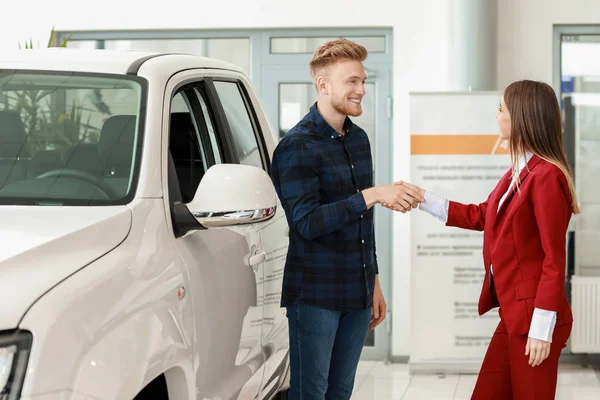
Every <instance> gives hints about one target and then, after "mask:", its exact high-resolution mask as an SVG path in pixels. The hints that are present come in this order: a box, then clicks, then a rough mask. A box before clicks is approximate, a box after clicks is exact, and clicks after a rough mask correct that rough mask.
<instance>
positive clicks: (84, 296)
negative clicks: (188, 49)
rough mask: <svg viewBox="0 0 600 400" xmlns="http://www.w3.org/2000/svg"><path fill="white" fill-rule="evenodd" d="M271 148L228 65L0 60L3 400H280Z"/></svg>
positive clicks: (35, 54)
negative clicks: (270, 171) (270, 174)
mask: <svg viewBox="0 0 600 400" xmlns="http://www.w3.org/2000/svg"><path fill="white" fill-rule="evenodd" d="M275 145H276V139H275V136H274V134H273V132H272V129H271V127H270V125H269V122H268V121H267V117H266V115H265V112H264V110H263V108H262V106H261V104H260V101H259V99H258V97H257V95H256V93H255V91H254V89H253V87H252V85H251V83H250V82H249V80H248V78H247V77H246V76H245V75H244V74H243V73H242V72H241V70H240V69H239V68H237V67H236V66H233V65H230V64H226V63H223V62H220V61H216V60H212V59H206V58H201V57H197V56H192V55H183V54H150V53H136V52H117V51H105V50H76V49H44V50H21V51H18V52H15V53H3V54H2V56H1V57H0V400H14V399H31V400H34V399H35V400H50V399H52V400H67V399H69V400H75V399H110V400H115V399H118V400H126V399H127V400H130V399H140V400H144V399H158V400H162V399H164V400H167V399H169V400H179V399H181V400H183V399H185V400H191V399H202V400H205V399H206V400H228V399H284V398H286V390H287V389H288V387H289V346H288V329H287V321H286V317H285V310H284V309H282V308H280V305H279V302H280V297H281V281H282V275H283V267H284V262H285V256H286V253H287V247H288V237H287V235H286V230H287V222H286V219H285V215H284V212H283V209H282V208H281V207H280V204H279V203H278V200H277V196H276V193H275V190H274V188H273V185H272V183H271V179H270V176H269V170H270V156H271V154H272V152H273V150H274V148H275Z"/></svg>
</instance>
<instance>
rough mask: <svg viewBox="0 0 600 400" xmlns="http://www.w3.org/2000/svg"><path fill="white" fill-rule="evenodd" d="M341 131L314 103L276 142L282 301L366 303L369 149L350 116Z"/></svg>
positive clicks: (342, 307)
mask: <svg viewBox="0 0 600 400" xmlns="http://www.w3.org/2000/svg"><path fill="white" fill-rule="evenodd" d="M344 128H345V130H346V134H345V136H342V135H340V134H339V133H337V132H336V131H335V130H334V129H333V128H332V127H331V126H330V125H329V124H328V123H327V122H326V121H325V120H324V119H323V117H322V116H321V114H319V112H318V111H317V106H316V104H315V105H313V106H312V107H311V109H310V112H309V113H308V114H307V115H306V116H305V117H304V118H303V119H302V120H301V121H300V122H299V123H298V124H297V125H296V126H295V127H293V128H292V129H291V130H290V131H289V132H288V133H287V134H286V135H285V136H284V137H283V139H282V140H281V141H280V142H279V144H278V146H277V148H276V149H275V153H274V155H273V165H272V178H273V183H274V184H275V190H276V191H277V195H278V196H279V199H280V200H281V203H282V205H283V208H284V210H285V212H286V217H287V220H288V224H289V227H290V245H289V250H288V254H287V259H286V264H285V272H284V277H283V293H282V299H281V305H282V306H283V307H285V306H286V305H288V304H290V303H294V302H301V303H307V304H312V305H316V306H318V307H321V308H325V309H329V310H333V311H340V312H349V311H356V310H362V309H365V308H368V307H371V306H372V304H373V287H374V285H375V275H376V274H377V273H378V272H379V271H378V268H377V257H376V255H375V236H374V229H373V209H371V210H367V206H366V204H365V199H364V197H363V195H362V193H361V191H362V190H364V189H367V188H370V187H372V186H373V160H372V158H371V146H370V144H369V138H368V136H367V134H366V133H365V131H363V130H362V129H361V128H359V127H358V126H357V125H354V124H353V123H352V121H350V118H346V121H345V123H344Z"/></svg>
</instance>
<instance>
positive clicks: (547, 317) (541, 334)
mask: <svg viewBox="0 0 600 400" xmlns="http://www.w3.org/2000/svg"><path fill="white" fill-rule="evenodd" d="M555 326H556V311H548V310H542V309H540V308H536V309H534V310H533V318H532V319H531V325H530V327H529V337H530V338H532V339H538V340H543V341H545V342H550V343H552V334H553V333H554V327H555Z"/></svg>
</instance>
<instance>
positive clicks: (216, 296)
mask: <svg viewBox="0 0 600 400" xmlns="http://www.w3.org/2000/svg"><path fill="white" fill-rule="evenodd" d="M203 75H204V76H203ZM166 93H171V94H172V95H171V97H170V98H167V99H166V101H165V115H164V120H165V125H166V129H165V132H167V133H168V135H167V137H166V138H164V139H163V146H164V148H165V151H164V152H163V154H164V156H165V157H166V158H167V165H168V167H167V168H168V169H169V171H168V179H167V180H168V182H167V184H168V186H169V187H168V192H169V207H170V211H171V212H170V215H169V217H170V218H171V221H172V224H173V243H174V245H175V246H176V248H177V251H178V252H179V254H180V256H181V262H182V264H183V268H184V269H185V271H186V275H187V281H186V285H185V287H184V291H183V292H182V293H180V296H189V297H190V299H191V301H192V308H193V323H192V324H193V331H194V343H193V354H194V359H193V365H194V370H195V374H196V376H195V380H196V382H195V384H196V395H197V398H198V399H222V400H228V399H254V398H256V397H257V395H258V391H259V389H260V386H261V384H262V366H263V364H264V354H263V352H262V347H261V329H262V327H261V325H262V318H263V315H262V312H263V311H262V306H261V305H260V304H259V299H260V298H262V293H261V292H260V291H261V290H262V288H260V287H259V280H258V279H257V275H256V273H257V271H258V266H259V264H260V262H261V261H260V232H259V228H258V227H257V226H255V225H247V226H241V227H223V228H216V229H208V230H193V231H189V232H183V231H181V230H179V229H178V226H177V218H176V217H177V216H176V215H175V214H176V213H175V210H176V204H177V203H178V202H181V203H183V204H185V203H189V202H190V201H191V200H192V199H193V197H194V195H195V192H196V189H197V188H198V185H199V183H200V181H201V179H202V176H203V174H204V173H205V172H206V171H207V170H208V168H210V167H211V166H213V165H215V164H219V163H231V162H234V160H232V156H231V154H232V150H231V148H230V144H229V141H228V139H227V137H226V135H227V131H226V128H224V126H225V124H224V123H223V120H222V119H221V118H220V117H219V113H218V110H216V108H215V99H214V97H213V96H211V94H212V93H213V92H212V90H211V84H210V79H209V78H207V77H206V72H205V71H204V72H200V71H186V72H183V73H180V74H177V75H175V76H173V77H172V78H171V79H170V81H169V83H168V87H167V91H166ZM232 211H237V210H232ZM257 254H258V257H250V256H256V255H257Z"/></svg>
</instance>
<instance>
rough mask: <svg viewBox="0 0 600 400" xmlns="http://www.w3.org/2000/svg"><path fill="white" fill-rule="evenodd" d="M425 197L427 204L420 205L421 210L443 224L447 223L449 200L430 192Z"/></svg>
mask: <svg viewBox="0 0 600 400" xmlns="http://www.w3.org/2000/svg"><path fill="white" fill-rule="evenodd" d="M423 197H425V202H424V203H420V204H419V209H420V210H421V211H425V212H426V213H427V214H430V215H433V216H434V217H435V218H437V219H439V220H440V221H442V222H443V223H447V222H448V200H447V199H445V198H443V197H441V196H438V195H437V194H435V193H432V192H429V191H426V192H425V194H424V195H423Z"/></svg>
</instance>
